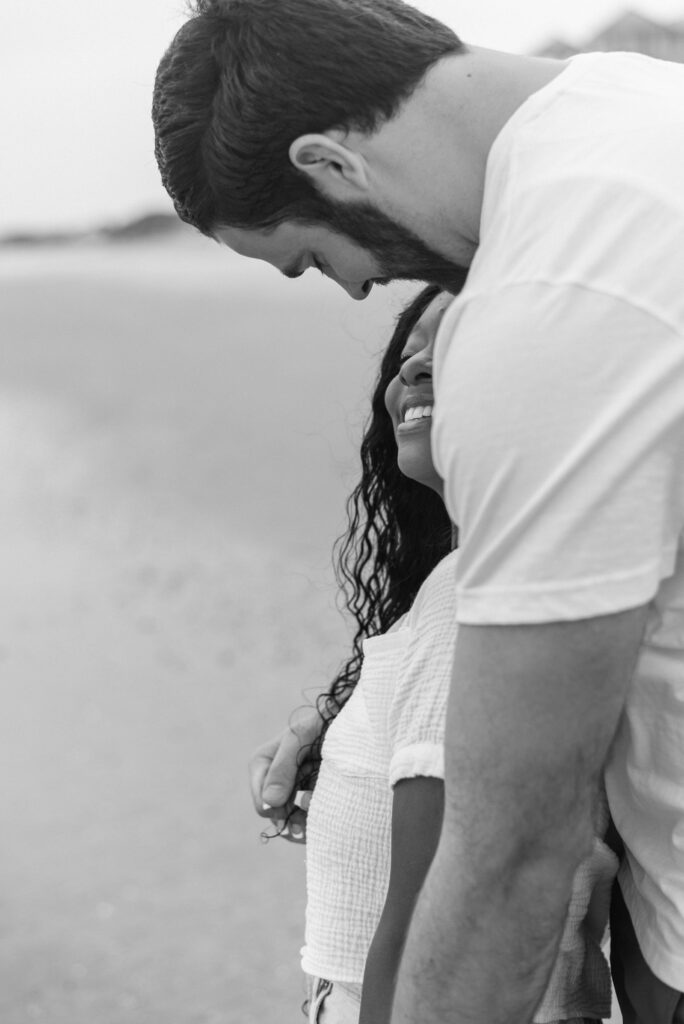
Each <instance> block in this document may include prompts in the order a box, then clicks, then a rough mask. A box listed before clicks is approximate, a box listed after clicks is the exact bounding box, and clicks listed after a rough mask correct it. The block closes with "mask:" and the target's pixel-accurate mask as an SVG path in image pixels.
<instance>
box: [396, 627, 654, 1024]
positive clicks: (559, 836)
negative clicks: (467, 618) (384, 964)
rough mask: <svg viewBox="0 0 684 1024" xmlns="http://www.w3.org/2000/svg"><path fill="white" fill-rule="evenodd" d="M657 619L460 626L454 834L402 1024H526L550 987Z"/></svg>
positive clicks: (450, 723) (450, 808)
mask: <svg viewBox="0 0 684 1024" xmlns="http://www.w3.org/2000/svg"><path fill="white" fill-rule="evenodd" d="M645 621H646V609H645V608H638V609H634V610H630V611H626V612H621V613H619V614H616V615H608V616H603V617H600V618H595V619H590V620H583V621H578V622H567V623H554V624H548V625H539V626H461V627H460V629H459V637H458V641H457V645H456V655H455V660H454V669H453V677H452V689H451V696H450V704H449V714H448V719H447V733H446V780H445V783H446V790H445V811H444V825H443V829H442V836H441V839H440V843H439V847H438V850H437V853H436V855H435V859H434V861H433V863H432V867H431V869H430V871H429V873H428V876H427V879H426V882H425V886H424V888H423V891H422V892H421V894H420V897H419V899H418V902H417V905H416V910H415V913H414V917H413V921H412V924H411V927H410V930H409V936H408V940H407V944H406V948H405V952H404V956H403V959H402V965H401V969H400V972H399V979H398V984H397V990H396V996H395V1003H394V1010H393V1014H392V1022H393V1024H415V1022H416V1021H418V1020H420V1021H421V1024H438V1022H439V1024H441V1022H445V1021H457V1022H458V1024H520V1021H523V1020H529V1019H531V1017H532V1015H533V1013H534V1010H535V1008H536V1006H537V1005H538V1003H539V1002H540V1000H541V998H542V996H543V993H544V989H545V986H546V983H547V980H548V977H549V974H550V972H551V969H552V966H553V963H554V959H555V955H556V949H557V944H558V941H559V938H560V934H561V930H562V924H563V920H564V917H565V911H566V907H567V903H568V898H569V894H570V888H571V884H572V878H573V874H574V871H575V869H576V867H577V865H578V863H579V862H580V860H581V859H582V858H583V857H584V856H585V855H586V854H587V853H588V851H589V850H590V846H591V840H592V836H593V821H592V817H593V814H592V810H593V801H594V797H595V794H596V790H597V782H598V779H599V776H600V773H601V770H602V767H603V764H604V761H605V759H606V756H607V753H608V750H609V747H610V744H611V741H612V739H613V736H614V734H615V730H616V728H617V725H618V721H619V718H620V715H621V712H622V709H623V706H624V701H625V695H626V691H627V687H628V685H629V681H630V679H631V676H632V673H633V670H634V665H635V662H636V657H637V652H638V648H639V644H640V642H641V638H642V634H643V629H644V625H645Z"/></svg>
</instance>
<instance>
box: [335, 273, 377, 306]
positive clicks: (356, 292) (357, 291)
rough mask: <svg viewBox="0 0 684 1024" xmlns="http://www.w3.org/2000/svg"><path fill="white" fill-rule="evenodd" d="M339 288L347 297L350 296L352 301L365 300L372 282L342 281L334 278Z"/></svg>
mask: <svg viewBox="0 0 684 1024" xmlns="http://www.w3.org/2000/svg"><path fill="white" fill-rule="evenodd" d="M335 280H336V281H337V283H338V284H339V286H340V288H344V290H345V292H346V293H347V295H351V297H352V299H357V300H359V301H360V300H361V299H365V298H367V297H368V296H369V295H370V293H371V289H372V287H373V282H372V281H342V280H341V279H340V278H339V277H338V278H335Z"/></svg>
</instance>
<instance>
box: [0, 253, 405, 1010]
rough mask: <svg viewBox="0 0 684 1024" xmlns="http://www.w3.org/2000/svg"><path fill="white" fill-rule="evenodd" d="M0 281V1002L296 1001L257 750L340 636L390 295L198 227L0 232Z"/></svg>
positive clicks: (287, 916) (295, 931) (298, 876)
mask: <svg viewBox="0 0 684 1024" xmlns="http://www.w3.org/2000/svg"><path fill="white" fill-rule="evenodd" d="M310 276H311V275H309V277H310ZM0 301H1V302H2V309H3V332H2V339H1V340H0V365H1V366H2V374H1V375H0V474H1V476H2V482H3V486H2V488H1V490H0V521H1V522H2V535H1V536H0V678H1V684H0V685H1V687H2V690H1V692H2V703H3V712H4V713H3V716H2V725H1V726H0V758H1V762H0V763H1V768H2V770H1V772H0V778H1V780H2V781H1V783H0V786H1V787H2V789H1V793H2V799H1V801H0V828H1V829H2V835H3V844H2V846H3V851H2V877H3V886H4V888H3V893H2V897H1V907H0V914H1V919H2V933H3V938H2V942H1V943H0V958H1V959H0V967H1V971H2V979H1V981H0V1020H2V1022H3V1024H25V1022H31V1021H46V1022H49V1024H93V1022H95V1021H96V1022H97V1024H114V1022H116V1024H123V1022H129V1021H130V1022H141V1024H142V1022H145V1024H147V1022H154V1024H157V1022H162V1021H163V1022H164V1024H195V1022H197V1024H209V1022H211V1024H229V1022H236V1024H237V1022H238V1021H239V1022H240V1024H244V1022H245V1021H248V1020H275V1019H278V1020H292V1021H295V1020H297V1019H299V1014H298V1007H299V1004H300V1002H301V990H300V976H299V962H298V950H299V946H300V945H301V939H302V912H303V872H302V851H301V849H299V848H294V847H290V846H288V845H287V844H285V843H283V842H282V841H281V842H274V843H271V844H270V845H268V846H264V845H263V844H262V843H261V842H260V839H259V831H260V828H259V822H258V821H257V819H256V817H255V816H254V814H253V812H252V810H251V805H250V804H249V800H248V796H247V786H246V769H245V766H246V760H247V756H248V753H249V751H250V750H251V749H252V747H253V746H254V745H255V744H256V743H258V742H260V741H262V740H263V739H265V738H267V737H268V736H269V735H270V734H271V733H272V732H273V731H275V730H276V729H277V728H279V727H280V725H281V724H282V723H283V722H284V721H285V717H286V715H287V714H288V713H289V712H290V710H291V709H292V708H293V707H294V706H295V705H296V704H298V703H301V702H302V701H303V699H304V695H305V694H308V695H310V694H311V693H313V692H314V691H315V690H316V689H317V688H318V687H319V686H320V685H321V684H322V683H323V682H324V681H325V680H326V679H327V678H328V677H329V675H330V673H331V671H332V669H333V668H334V667H335V666H336V664H337V662H338V661H339V659H340V657H341V655H342V653H343V650H344V642H345V631H344V628H343V625H342V621H341V619H340V617H339V615H338V614H337V612H336V611H335V608H334V603H333V593H334V591H333V587H332V577H331V573H330V570H329V568H328V566H329V550H330V545H331V542H332V539H333V538H334V536H335V535H336V534H337V533H338V532H339V529H340V528H341V525H342V501H343V497H344V496H345V494H346V492H347V489H348V486H349V481H350V480H351V479H353V477H354V475H355V472H356V458H355V443H356V438H357V436H358V425H359V421H360V417H361V413H363V414H365V407H366V403H365V400H364V395H365V392H366V390H367V387H368V382H369V369H370V367H371V366H374V363H375V360H374V354H375V352H376V351H377V350H378V349H379V348H380V346H381V345H382V343H383V341H384V339H385V338H386V337H387V333H386V329H387V327H388V326H389V324H390V322H391V318H392V314H391V313H390V312H389V311H388V307H389V305H390V304H391V299H390V297H389V295H384V296H379V297H378V298H377V299H376V300H374V302H373V305H372V307H371V306H367V307H366V310H365V316H364V317H362V316H361V307H360V306H359V307H354V306H353V305H352V304H350V303H349V302H348V301H345V299H344V297H343V296H339V297H338V296H337V295H336V294H335V291H334V290H333V289H332V288H331V287H330V286H329V285H326V284H325V283H324V282H322V281H320V282H318V281H316V280H311V281H306V282H302V285H301V286H292V285H291V284H290V283H287V282H284V281H282V282H281V280H280V279H279V277H278V275H277V274H276V273H275V272H273V271H269V270H268V269H267V268H264V267H257V266H256V265H254V266H251V265H249V264H244V263H242V262H240V263H238V264H236V263H235V261H231V259H230V257H229V256H228V255H227V254H226V253H225V252H221V251H220V250H218V248H217V247H213V246H210V245H209V244H208V243H205V242H204V241H203V240H199V239H197V240H194V239H185V240H184V241H178V242H174V243H172V244H170V243H166V244H165V245H163V246H159V245H156V246H155V245H149V244H144V245H143V244H135V245H130V244H129V245H126V246H120V247H109V248H98V247H96V246H93V247H91V248H85V249H84V248H78V249H71V250H69V249H63V250H55V251H52V252H50V251H37V252H18V253H14V254H9V253H7V252H6V253H4V254H2V257H1V258H0ZM364 339H365V340H364Z"/></svg>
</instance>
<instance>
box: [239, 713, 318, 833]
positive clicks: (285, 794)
mask: <svg viewBox="0 0 684 1024" xmlns="http://www.w3.org/2000/svg"><path fill="white" fill-rule="evenodd" d="M321 726H322V719H321V717H320V715H319V713H318V711H317V710H316V708H315V707H307V708H304V709H300V710H299V711H297V713H296V717H294V716H293V719H292V721H291V722H290V724H289V725H288V727H287V728H286V729H284V730H283V731H282V732H281V733H279V734H278V735H277V736H275V737H274V738H273V739H271V740H269V741H268V742H266V743H264V744H262V745H261V746H260V747H258V748H257V750H255V752H254V754H253V755H252V757H251V758H250V761H249V782H250V789H251V793H252V800H253V802H254V809H255V810H256V812H257V814H258V815H259V817H261V818H269V819H270V820H271V822H272V823H273V826H274V828H275V829H276V831H278V832H279V831H280V829H281V828H282V827H283V825H284V822H285V820H286V819H287V817H288V815H289V814H290V812H291V811H293V813H292V815H291V817H290V819H289V821H288V827H287V830H286V831H283V832H281V833H280V834H281V835H282V837H283V838H284V839H288V840H289V841H290V842H295V843H303V842H305V839H306V811H307V809H308V806H309V800H310V796H311V795H310V793H307V792H305V791H299V792H298V793H296V794H293V789H294V786H295V781H296V778H297V758H298V754H299V751H300V750H301V748H302V747H304V746H307V745H308V744H309V743H312V742H313V741H314V740H315V739H316V737H317V736H318V733H319V732H320V729H321ZM293 809H294V810H293Z"/></svg>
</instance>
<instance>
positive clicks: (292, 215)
mask: <svg viewBox="0 0 684 1024" xmlns="http://www.w3.org/2000/svg"><path fill="white" fill-rule="evenodd" d="M191 11H192V16H191V17H190V19H189V21H187V22H186V24H185V25H183V27H182V28H181V29H180V30H179V32H178V33H177V35H176V37H175V39H174V40H173V42H172V43H171V45H170V47H169V48H168V50H167V51H166V53H165V54H164V56H163V58H162V60H161V62H160V64H159V68H158V70H157V77H156V82H155V87H154V99H153V105H152V120H153V123H154V129H155V138H156V145H155V154H156V158H157V163H158V165H159V169H160V171H161V176H162V181H163V184H164V187H165V188H166V190H167V192H168V193H169V195H170V196H171V198H172V199H173V202H174V205H175V208H176V211H177V213H178V215H179V217H180V218H181V219H182V220H184V221H187V222H188V223H189V224H192V225H194V227H196V228H198V229H199V230H200V231H201V232H202V233H203V234H205V235H210V236H211V235H212V234H213V233H214V232H215V230H216V228H217V227H219V226H229V227H237V228H274V227H277V225H278V224H280V223H282V222H283V221H285V220H298V221H302V222H305V223H318V222H326V220H327V219H328V216H327V214H328V212H329V206H328V203H327V201H326V200H325V198H324V197H323V196H322V195H321V194H320V193H319V192H317V191H316V189H315V187H314V186H313V185H312V184H311V182H310V181H309V179H308V178H307V176H306V175H304V174H302V173H300V172H299V171H298V170H296V168H295V167H293V165H292V164H291V162H290V159H289V147H290V145H291V143H292V142H294V140H295V139H296V138H298V137H299V136H300V135H304V134H306V133H308V132H323V131H326V130H328V129H332V128H343V129H357V130H360V131H362V132H365V133H369V132H372V131H374V130H375V129H376V128H377V127H378V126H379V124H381V123H382V122H383V121H385V120H389V119H390V118H391V117H392V116H393V115H394V114H395V113H396V112H397V110H398V108H399V106H400V105H401V103H402V102H403V101H404V100H405V99H407V98H408V96H410V94H411V93H412V92H413V90H414V89H415V87H416V86H417V85H418V83H419V82H420V81H421V79H422V78H423V77H424V75H425V74H426V72H427V71H428V70H429V68H430V67H431V66H432V65H433V64H435V63H436V62H437V61H438V60H439V59H440V58H442V57H444V56H445V55H447V54H450V53H454V52H460V51H461V50H463V49H464V47H463V45H462V44H461V42H460V40H459V39H458V37H457V36H456V35H455V34H454V33H453V32H452V31H451V29H449V28H447V26H446V25H443V24H442V23H441V22H439V21H436V20H435V19H434V18H430V17H428V16H427V15H426V14H423V13H421V12H420V11H418V10H416V9H415V8H414V7H411V6H409V5H408V4H405V3H403V2H402V0H195V2H194V4H193V5H192V7H191Z"/></svg>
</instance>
